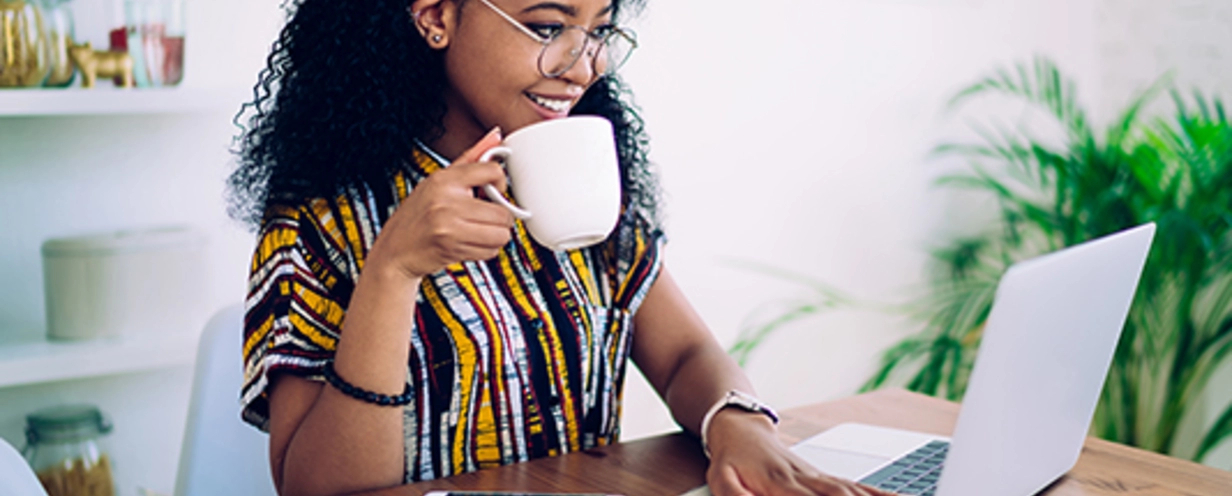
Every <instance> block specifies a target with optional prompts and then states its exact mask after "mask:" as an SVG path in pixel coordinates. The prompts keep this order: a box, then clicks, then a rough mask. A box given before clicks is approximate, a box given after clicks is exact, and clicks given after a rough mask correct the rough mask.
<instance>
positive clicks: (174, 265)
mask: <svg viewBox="0 0 1232 496" xmlns="http://www.w3.org/2000/svg"><path fill="white" fill-rule="evenodd" d="M205 244H206V238H205V236H204V235H203V234H201V233H200V232H198V231H196V230H194V229H191V228H188V227H182V226H177V227H163V228H154V229H144V230H131V231H117V232H111V233H103V234H96V235H89V236H78V237H67V238H56V239H49V240H47V241H45V242H44V243H43V250H42V251H43V283H44V290H45V294H46V304H47V337H48V339H52V340H71V339H90V338H99V337H112V336H121V335H130V334H140V333H145V332H154V331H171V332H176V331H182V330H183V331H186V330H190V329H191V328H192V327H194V326H198V325H199V324H200V322H197V320H198V317H199V316H200V313H201V312H199V311H197V310H198V309H199V307H201V302H200V299H201V296H202V294H203V289H204V287H205V284H206V281H203V280H202V278H203V277H205V276H207V273H208V271H206V270H204V267H203V264H204V253H205Z"/></svg>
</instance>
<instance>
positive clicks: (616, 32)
mask: <svg viewBox="0 0 1232 496" xmlns="http://www.w3.org/2000/svg"><path fill="white" fill-rule="evenodd" d="M479 1H480V2H482V3H483V4H484V5H487V6H488V8H489V9H492V11H493V12H496V14H497V15H499V16H500V17H501V18H502V19H504V20H505V21H508V22H509V24H512V25H513V27H515V28H517V29H518V31H520V32H522V34H525V35H526V36H529V37H530V38H531V39H532V40H534V41H535V42H536V43H538V44H540V45H542V46H543V48H541V49H540V51H539V58H538V60H537V62H536V64H535V65H536V66H538V68H539V73H540V74H542V75H543V77H547V78H558V77H560V76H562V75H564V74H565V73H566V72H569V70H570V69H572V68H573V66H575V65H577V63H578V61H579V60H581V59H582V55H585V54H586V49H587V48H588V47H589V46H590V44H591V43H592V42H593V43H596V44H597V45H598V48H599V49H600V50H595V52H594V54H591V55H590V56H589V57H588V58H589V59H590V70H591V72H593V73H594V77H595V78H599V77H603V76H609V75H611V74H613V73H615V72H616V70H617V69H620V68H621V67H623V66H624V64H625V62H627V61H628V60H629V57H630V56H632V55H633V51H634V50H637V35H636V33H634V32H633V31H632V30H628V29H624V28H621V27H618V26H615V25H613V26H612V28H611V29H612V32H610V33H608V34H607V35H606V36H604V37H603V39H601V40H599V41H596V38H595V36H594V34H593V33H591V32H590V31H589V30H587V29H586V27H585V26H579V25H576V24H574V25H569V26H563V27H562V28H561V30H560V31H558V32H557V33H556V34H555V35H554V36H551V37H545V36H543V35H540V34H539V33H536V32H534V30H532V29H530V28H528V27H526V25H525V24H522V22H521V21H519V20H517V19H514V18H513V16H511V15H509V13H507V12H505V11H504V10H501V8H500V7H497V6H496V5H494V4H493V3H492V2H490V1H488V0H479ZM570 29H580V30H582V32H583V33H585V35H586V41H585V42H583V43H582V51H581V53H579V54H578V55H577V57H575V58H574V59H573V61H572V62H570V63H569V64H568V65H566V66H565V67H564V68H563V69H561V70H560V72H558V73H556V74H549V73H547V72H545V71H544V70H543V56H544V55H545V54H547V52H548V45H551V44H552V42H553V41H556V39H557V38H559V37H560V36H561V35H562V34H564V33H565V31H567V30H570ZM613 36H620V37H622V38H624V39H625V41H628V42H629V46H630V48H629V53H627V54H625V57H624V59H622V60H621V61H620V63H618V64H616V65H615V67H612V68H610V70H605V71H604V72H602V73H600V72H599V70H598V63H599V62H598V59H599V52H600V51H601V49H602V48H604V45H607V44H608V40H609V39H611V38H612V37H613ZM604 69H608V68H606V67H605V68H604Z"/></svg>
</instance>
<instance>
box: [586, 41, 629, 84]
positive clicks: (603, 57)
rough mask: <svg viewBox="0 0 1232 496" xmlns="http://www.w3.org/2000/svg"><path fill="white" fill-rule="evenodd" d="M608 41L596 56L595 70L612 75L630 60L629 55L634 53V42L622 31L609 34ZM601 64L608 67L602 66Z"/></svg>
mask: <svg viewBox="0 0 1232 496" xmlns="http://www.w3.org/2000/svg"><path fill="white" fill-rule="evenodd" d="M606 41H607V43H604V44H603V45H602V48H601V49H600V50H599V53H598V54H597V56H596V59H595V70H596V71H599V72H601V73H602V74H603V75H605V76H610V75H612V74H613V73H615V72H616V70H617V69H620V67H621V66H623V65H625V62H626V61H628V60H629V55H631V54H632V53H633V42H632V41H630V40H629V38H627V37H626V36H625V35H624V34H623V33H620V32H613V33H612V34H610V35H608V37H607V40H606ZM601 65H606V67H600V66H601Z"/></svg>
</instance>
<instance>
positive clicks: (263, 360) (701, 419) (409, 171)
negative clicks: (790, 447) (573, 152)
mask: <svg viewBox="0 0 1232 496" xmlns="http://www.w3.org/2000/svg"><path fill="white" fill-rule="evenodd" d="M627 1H628V0H614V2H613V3H608V0H413V1H410V2H409V3H408V2H405V1H404V2H392V1H384V0H370V1H347V2H338V1H326V0H303V1H301V2H300V3H299V4H298V5H297V6H296V7H295V11H294V12H293V14H292V16H291V17H290V19H289V21H288V24H287V26H286V27H285V28H284V29H283V31H282V33H281V35H280V37H279V39H278V41H277V42H276V43H275V45H274V48H273V53H272V54H271V55H270V57H269V66H268V68H267V69H266V70H265V71H264V72H263V73H262V78H261V85H260V86H259V88H260V89H261V91H260V92H259V94H258V98H257V99H256V102H255V103H254V105H253V108H255V109H256V113H255V115H254V116H253V117H252V118H251V120H250V121H249V127H248V129H247V131H246V133H245V135H244V137H243V140H242V149H241V155H240V156H241V164H240V168H239V169H238V170H237V171H236V172H235V173H234V174H233V175H232V177H231V180H230V184H231V187H232V191H233V207H234V208H235V210H233V213H234V214H236V215H238V216H240V217H242V218H245V219H247V220H248V221H250V222H251V223H252V224H253V225H254V226H257V227H259V229H260V234H259V241H258V246H257V249H256V253H255V255H254V258H253V264H252V273H251V279H250V288H249V289H250V293H249V298H248V310H247V316H246V339H245V346H244V357H245V366H246V379H245V385H244V390H243V402H244V418H245V420H247V421H248V422H250V423H252V424H254V425H255V426H257V427H258V428H261V429H263V430H267V431H268V432H269V435H270V463H271V468H272V472H273V477H274V480H275V483H276V486H277V487H278V488H279V491H280V492H281V493H282V494H284V495H291V494H294V495H300V494H313V495H315V494H335V493H340V492H347V491H356V490H363V489H372V488H379V487H385V486H391V485H396V484H400V483H404V482H413V481H417V480H425V479H432V478H437V477H445V476H449V475H453V474H457V473H462V472H467V471H471V470H476V469H480V468H484V467H490V466H497V465H502V464H508V463H515V462H520V461H525V460H528V459H532V458H536V457H541V456H551V455H556V454H561V453H565V452H569V451H575V450H579V449H586V448H590V447H594V446H598V445H603V444H607V443H611V442H615V441H617V440H618V434H619V432H618V428H619V416H620V391H621V388H622V386H623V380H624V375H625V363H626V362H627V358H630V357H631V358H632V359H633V361H634V362H635V363H636V364H637V366H638V367H639V368H640V369H641V370H642V372H643V373H644V374H645V375H646V377H647V378H648V379H649V380H650V382H651V383H652V384H653V385H654V387H655V388H656V390H657V391H658V392H659V394H660V395H661V396H662V397H663V398H664V399H665V401H666V402H667V403H668V405H669V407H670V408H671V410H672V412H673V415H674V416H675V418H676V420H677V421H678V422H679V423H680V424H681V425H682V426H684V427H685V428H686V429H688V430H689V431H690V432H693V433H697V434H699V435H700V436H701V437H702V439H703V440H704V441H705V442H706V445H707V448H708V450H709V453H710V455H711V460H712V461H711V467H710V470H709V472H708V474H707V480H708V481H709V482H710V484H711V486H712V488H713V491H714V493H715V494H718V495H728V494H827V495H838V494H882V493H879V492H875V491H873V490H870V489H867V488H863V487H860V486H857V485H855V484H853V483H850V482H847V481H841V480H837V479H833V478H830V477H827V476H825V475H822V474H819V473H817V472H816V471H815V470H813V469H811V468H810V467H809V466H808V465H807V464H805V463H803V462H802V461H801V460H799V459H798V458H796V457H794V456H793V455H791V454H790V453H789V452H788V451H787V450H786V449H785V448H784V447H783V446H782V445H781V444H779V443H778V442H777V441H776V438H775V431H774V422H773V418H772V417H773V414H772V412H770V411H768V410H759V409H758V408H751V409H748V410H746V409H743V408H738V407H729V403H731V402H730V401H727V400H726V398H730V397H731V394H729V392H730V391H741V392H745V393H751V392H752V386H751V385H750V384H749V381H748V380H747V379H746V378H745V377H744V375H743V374H742V373H741V371H740V369H739V368H738V367H737V366H736V365H735V363H734V362H733V361H732V360H731V359H730V358H729V357H728V356H727V355H726V354H725V353H724V352H723V350H722V349H721V348H720V347H719V346H718V345H717V343H716V342H715V341H714V340H713V338H712V336H711V334H710V333H709V332H708V331H707V329H706V328H705V325H704V324H703V323H702V321H701V319H700V318H699V317H698V316H697V315H696V313H694V311H693V310H692V308H691V307H690V306H689V304H688V302H687V301H686V299H685V298H684V296H683V295H682V294H681V292H680V289H679V288H678V287H677V286H676V284H675V282H673V280H672V278H671V276H670V274H669V273H668V271H667V270H666V268H665V265H664V263H663V260H662V250H661V247H662V244H663V235H662V232H661V231H660V229H659V227H658V224H657V214H656V207H657V196H656V192H657V187H656V182H655V178H654V176H653V174H652V173H651V172H650V170H649V169H648V167H647V160H646V139H645V136H644V134H643V133H642V127H641V121H640V120H639V118H638V117H637V115H636V114H635V113H634V112H633V111H632V109H631V108H630V107H629V106H628V105H627V104H626V103H625V102H624V101H622V95H624V91H623V89H622V86H621V85H620V83H619V80H618V79H617V78H616V77H615V76H614V75H613V74H612V73H613V72H614V71H615V69H616V68H618V67H619V65H620V64H621V63H622V62H623V60H624V56H625V55H627V51H628V50H631V48H632V47H633V43H632V38H631V36H629V35H628V33H627V31H624V30H621V29H619V28H617V27H616V26H615V25H614V19H619V18H620V15H622V14H624V13H625V10H626V9H628V8H630V7H631V6H630V5H629V4H628V3H627ZM569 114H594V115H600V116H603V117H605V118H607V119H608V120H610V121H611V122H612V123H613V125H614V128H615V129H616V134H617V141H618V150H619V156H620V161H621V167H622V175H623V177H622V186H623V199H622V201H623V210H622V215H621V219H620V222H619V225H618V226H617V228H616V229H615V231H614V232H613V233H612V235H611V236H610V237H609V239H608V240H606V241H605V242H603V243H601V244H599V245H596V246H594V247H590V248H586V249H582V250H576V251H573V252H552V251H550V250H548V249H546V248H544V247H542V246H540V245H538V244H536V243H535V242H533V241H531V240H530V239H529V238H528V237H527V236H526V233H525V230H524V228H523V226H522V224H521V223H520V222H515V221H514V219H513V218H512V217H511V216H510V214H509V213H508V212H507V211H505V210H504V209H503V208H501V207H499V206H497V205H495V204H493V203H490V202H487V201H485V200H484V199H483V198H482V197H477V196H476V195H475V194H474V191H475V188H477V187H479V186H481V185H484V184H495V185H496V186H497V187H498V188H501V189H503V188H504V186H505V183H504V177H505V176H504V173H503V171H502V169H501V167H500V166H499V165H498V164H494V163H478V162H477V160H478V157H479V156H480V155H481V154H482V153H483V152H484V151H485V150H487V149H489V148H491V147H493V146H495V145H497V144H499V143H500V141H501V135H502V131H504V132H511V131H514V130H517V129H519V128H521V127H523V126H526V125H528V124H532V123H535V122H539V121H542V120H545V119H553V118H560V117H564V116H566V115H569ZM344 317H345V318H344ZM635 330H636V332H635ZM732 394H736V395H737V396H740V397H743V396H742V393H732ZM703 424H704V428H703Z"/></svg>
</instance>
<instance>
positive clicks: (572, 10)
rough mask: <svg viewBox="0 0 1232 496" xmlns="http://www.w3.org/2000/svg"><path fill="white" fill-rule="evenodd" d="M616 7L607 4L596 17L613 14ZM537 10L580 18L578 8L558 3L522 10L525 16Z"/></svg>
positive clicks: (536, 5) (538, 5) (546, 3)
mask: <svg viewBox="0 0 1232 496" xmlns="http://www.w3.org/2000/svg"><path fill="white" fill-rule="evenodd" d="M615 6H616V5H615V4H613V3H609V4H607V7H604V8H603V10H601V11H599V14H598V15H596V16H595V17H601V16H604V15H607V14H608V13H609V12H611V11H612V9H613V8H615ZM536 10H555V11H559V12H560V13H562V14H565V15H567V16H569V17H577V16H578V11H577V8H576V7H574V6H572V5H565V4H563V3H557V2H541V3H537V4H534V5H531V6H530V7H527V8H525V9H522V12H521V13H523V14H525V13H527V12H534V11H536Z"/></svg>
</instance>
